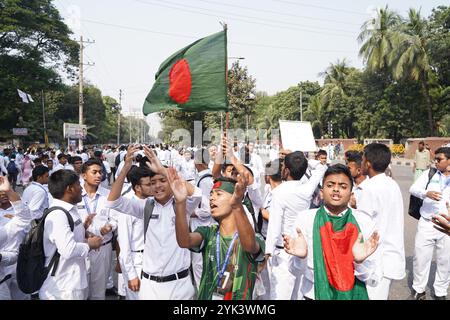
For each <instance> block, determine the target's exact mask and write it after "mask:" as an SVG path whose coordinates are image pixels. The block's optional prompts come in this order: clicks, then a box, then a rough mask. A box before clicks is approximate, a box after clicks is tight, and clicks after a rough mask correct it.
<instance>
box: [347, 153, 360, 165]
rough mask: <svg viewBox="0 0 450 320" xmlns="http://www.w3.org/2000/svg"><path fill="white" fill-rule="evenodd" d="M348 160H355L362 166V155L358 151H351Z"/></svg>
mask: <svg viewBox="0 0 450 320" xmlns="http://www.w3.org/2000/svg"><path fill="white" fill-rule="evenodd" d="M347 162H354V163H355V164H356V166H357V167H361V163H362V155H361V154H360V153H359V152H358V153H351V154H349V155H348V156H347Z"/></svg>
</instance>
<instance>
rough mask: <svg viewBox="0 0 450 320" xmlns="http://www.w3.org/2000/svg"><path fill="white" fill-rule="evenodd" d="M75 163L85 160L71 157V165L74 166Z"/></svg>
mask: <svg viewBox="0 0 450 320" xmlns="http://www.w3.org/2000/svg"><path fill="white" fill-rule="evenodd" d="M75 161H83V159H81V157H79V156H73V157H70V164H74V163H75Z"/></svg>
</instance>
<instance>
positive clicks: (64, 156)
mask: <svg viewBox="0 0 450 320" xmlns="http://www.w3.org/2000/svg"><path fill="white" fill-rule="evenodd" d="M57 158H58V160H60V159H61V158H66V159H67V156H66V155H65V154H64V153H60V154H58V156H57Z"/></svg>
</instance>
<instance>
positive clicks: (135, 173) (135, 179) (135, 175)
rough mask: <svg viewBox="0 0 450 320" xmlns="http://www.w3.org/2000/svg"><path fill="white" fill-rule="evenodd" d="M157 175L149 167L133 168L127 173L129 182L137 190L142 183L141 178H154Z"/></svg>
mask: <svg viewBox="0 0 450 320" xmlns="http://www.w3.org/2000/svg"><path fill="white" fill-rule="evenodd" d="M153 176H155V173H154V172H153V171H152V170H150V169H149V168H148V167H138V166H132V167H131V169H130V171H128V173H127V180H128V181H129V182H130V183H131V187H132V188H133V190H135V188H136V186H137V185H138V184H139V182H140V181H141V178H145V177H150V178H151V177H153Z"/></svg>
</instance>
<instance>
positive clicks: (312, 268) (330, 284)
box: [283, 164, 379, 300]
mask: <svg viewBox="0 0 450 320" xmlns="http://www.w3.org/2000/svg"><path fill="white" fill-rule="evenodd" d="M352 184H353V181H352V177H351V174H350V172H349V170H348V168H347V167H346V166H344V165H342V164H337V165H334V166H331V167H330V168H328V169H327V171H326V172H325V175H324V178H323V187H322V189H321V194H322V198H323V199H324V205H323V206H322V207H320V208H319V209H311V210H307V211H304V212H301V213H300V214H299V215H298V217H297V220H296V221H295V224H294V225H293V226H292V229H291V230H290V231H289V232H287V233H286V234H284V235H283V241H284V248H285V250H286V252H287V253H289V254H291V255H292V256H291V257H290V258H289V265H290V269H291V270H292V271H294V272H298V273H301V274H303V278H302V281H301V284H300V291H301V296H303V297H304V299H305V300H314V299H315V300H322V299H327V300H328V299H331V300H338V299H339V300H341V299H344V300H355V299H357V300H360V299H361V300H362V299H365V300H367V299H368V294H367V289H366V284H368V283H376V282H377V281H378V278H377V273H376V266H377V261H376V258H375V257H374V256H371V255H372V254H373V253H374V252H375V250H376V249H377V245H378V238H379V237H378V234H377V232H376V231H375V230H374V222H373V220H372V218H371V217H370V216H369V215H367V214H366V213H364V212H361V211H358V210H352V209H350V208H349V207H348V202H349V200H350V196H351V190H352ZM324 222H325V223H324ZM330 224H331V228H326V226H327V225H330ZM355 224H356V225H355ZM334 227H336V228H337V229H336V230H334ZM339 227H341V229H339ZM343 230H345V231H343ZM338 232H339V236H336V237H333V233H338ZM363 239H364V242H363V241H362V240H363ZM316 241H319V245H317V243H316ZM325 244H327V245H326V246H325ZM316 248H319V249H322V252H321V255H317V252H315V251H314V250H316ZM348 254H351V256H350V257H349V256H348ZM320 264H323V265H322V267H323V268H318V266H320ZM325 268H326V270H323V269H325ZM316 273H317V274H316ZM318 281H320V282H318Z"/></svg>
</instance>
